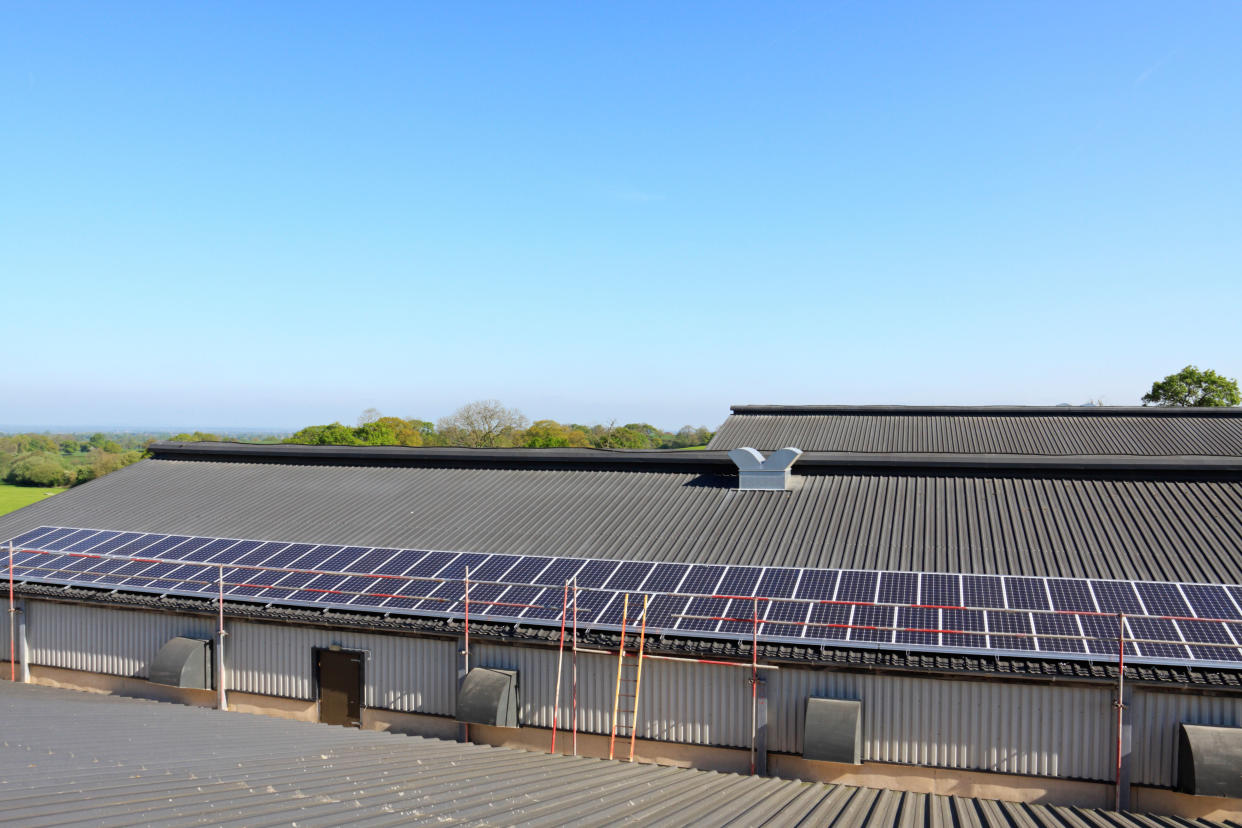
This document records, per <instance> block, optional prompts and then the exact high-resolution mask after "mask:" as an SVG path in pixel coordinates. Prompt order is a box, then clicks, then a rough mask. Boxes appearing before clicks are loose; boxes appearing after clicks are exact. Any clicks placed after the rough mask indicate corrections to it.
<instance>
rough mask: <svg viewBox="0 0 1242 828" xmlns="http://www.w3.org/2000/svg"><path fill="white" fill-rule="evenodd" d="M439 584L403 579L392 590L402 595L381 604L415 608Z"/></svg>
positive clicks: (399, 607)
mask: <svg viewBox="0 0 1242 828" xmlns="http://www.w3.org/2000/svg"><path fill="white" fill-rule="evenodd" d="M286 583H287V582H286ZM438 586H439V584H438V583H437V582H435V581H403V582H402V583H401V585H400V586H399V587H398V588H397V589H394V590H391V591H392V592H393V593H394V594H395V595H397V596H400V597H397V598H389V599H388V600H387V601H385V602H384V603H383V604H381V605H380V606H382V607H384V609H406V610H408V609H414V608H415V607H417V606H418V605H419V603H421V602H422V600H423V599H424V598H426V597H427V596H429V595H430V594H431V593H432V592H435V590H436V588H437V587H438Z"/></svg>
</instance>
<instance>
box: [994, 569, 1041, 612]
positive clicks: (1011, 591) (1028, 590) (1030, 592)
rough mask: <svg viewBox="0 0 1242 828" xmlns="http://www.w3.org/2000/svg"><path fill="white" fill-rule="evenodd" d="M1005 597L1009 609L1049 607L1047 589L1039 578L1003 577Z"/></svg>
mask: <svg viewBox="0 0 1242 828" xmlns="http://www.w3.org/2000/svg"><path fill="white" fill-rule="evenodd" d="M1004 581H1005V598H1006V600H1007V601H1008V603H1009V609H1033V610H1046V609H1050V606H1049V604H1048V589H1047V587H1045V586H1044V581H1043V580H1042V579H1040V578H1018V577H1010V578H1005V579H1004Z"/></svg>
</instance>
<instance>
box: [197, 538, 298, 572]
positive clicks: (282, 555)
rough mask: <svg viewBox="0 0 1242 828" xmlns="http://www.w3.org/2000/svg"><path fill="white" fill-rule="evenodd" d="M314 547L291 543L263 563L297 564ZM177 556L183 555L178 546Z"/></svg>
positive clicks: (268, 564) (278, 564) (272, 564)
mask: <svg viewBox="0 0 1242 828" xmlns="http://www.w3.org/2000/svg"><path fill="white" fill-rule="evenodd" d="M182 546H184V544H182ZM314 548H315V545H314V544H313V543H291V544H289V545H288V546H286V547H285V548H284V549H282V550H280V551H279V552H277V553H276V554H275V555H273V556H272V557H271V558H270V559H269V560H267V561H265V563H266V565H267V566H297V561H298V559H299V558H301V557H302V556H303V555H305V554H306V553H307V552H309V551H311V550H312V549H314ZM177 557H178V558H182V559H184V556H183V555H181V549H180V547H179V548H178V554H177ZM311 568H313V567H311Z"/></svg>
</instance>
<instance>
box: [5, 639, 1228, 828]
mask: <svg viewBox="0 0 1242 828" xmlns="http://www.w3.org/2000/svg"><path fill="white" fill-rule="evenodd" d="M30 673H31V676H30V678H31V682H32V683H34V684H43V685H47V686H49V687H63V688H67V689H72V690H82V691H85V692H90V693H109V694H112V695H119V696H130V697H134V698H144V699H157V700H160V701H167V702H175V703H178V704H188V705H195V706H198V707H215V704H216V694H215V692H214V691H211V690H189V689H182V688H177V687H165V686H164V685H159V684H152V683H151V682H149V681H147V680H145V679H140V678H126V677H123V676H107V675H102V674H99V673H87V672H82V671H78V670H64V669H61V668H58V667H38V666H33V667H31V670H30ZM0 679H2V680H8V663H7V662H0ZM229 708H230V710H232V711H234V712H239V713H257V714H262V715H266V716H274V717H277V718H282V719H295V720H297V721H305V722H314V721H317V720H318V718H319V714H318V705H317V704H316V703H315V702H314V701H307V700H304V699H287V698H281V697H277V696H259V695H252V694H250V693H241V692H236V691H230V692H229ZM362 727H363V729H366V730H384V731H390V732H393V733H405V734H409V735H416V736H428V737H432V738H438V739H456V738H457V728H458V723H457V721H456V720H454V719H449V718H446V717H444V716H429V715H423V714H417V713H401V712H397V711H393V710H381V709H373V708H365V709H363V711H362ZM470 741H472V742H475V743H478V744H486V745H496V746H498V747H510V748H518V749H521V750H529V751H536V752H540V753H546V752H548V751H549V750H550V749H551V741H552V732H551V731H550V730H545V729H542V728H534V727H522V728H502V727H488V726H486V725H470ZM608 744H609V738H608V737H607V736H601V735H598V734H588V733H579V734H578V754H579V755H581V756H593V757H599V758H607V757H608ZM556 748H557V751H556V752H557V753H566V754H567V753H570V752H571V751H572V748H573V734H572V733H570V732H568V731H558V732H557V735H556ZM614 756H615V757H616V758H618V759H625V758H627V757H628V756H629V740H628V739H623V738H620V737H619V738H618V739H617V742H616V745H615V754H614ZM634 759H635V761H636V762H641V763H646V764H656V765H666V766H671V767H683V768H691V767H692V768H701V769H705V770H716V771H722V772H726V773H743V774H745V773H749V772H750V752H749V751H746V750H739V749H736V748H719V747H705V746H702V745H683V744H677V743H673V742H656V741H650V740H646V739H639V740H637V741H636V742H635V746H634ZM768 770H769V774H770V775H772V776H778V777H782V778H786V779H797V780H802V781H807V782H830V783H835V784H840V785H855V786H859V787H867V788H887V789H891V790H901V791H912V792H916V793H933V794H941V795H944V796H960V797H973V798H979V799H999V800H1003V801H1007V802H1030V803H1039V804H1044V805H1076V806H1080V807H1084V808H1106V809H1107V808H1111V807H1112V803H1113V786H1112V785H1110V784H1105V783H1101V782H1081V781H1076V780H1066V779H1049V778H1045V777H1036V776H1017V775H1011V774H1000V773H987V772H983V771H964V770H952V769H947V768H927V767H919V766H915V765H896V764H886V763H881V762H863V763H862V764H861V765H853V764H838V763H835V762H819V761H814V760H808V759H803V758H802V757H800V756H789V755H784V754H776V753H770V754H768ZM1131 809H1132V810H1134V811H1139V812H1151V813H1157V814H1169V815H1174V816H1180V817H1184V818H1187V819H1208V820H1215V821H1226V820H1233V821H1242V800H1239V799H1227V798H1224V797H1208V796H1190V795H1189V794H1183V793H1178V792H1177V791H1171V790H1165V789H1163V788H1146V787H1142V786H1137V785H1136V786H1134V787H1133V788H1132V789H1131Z"/></svg>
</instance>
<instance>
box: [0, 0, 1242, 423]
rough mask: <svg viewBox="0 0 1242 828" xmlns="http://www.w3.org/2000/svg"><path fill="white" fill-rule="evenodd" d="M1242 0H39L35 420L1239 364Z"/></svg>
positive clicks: (644, 405) (16, 394)
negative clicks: (674, 0) (284, 0)
mask: <svg viewBox="0 0 1242 828" xmlns="http://www.w3.org/2000/svg"><path fill="white" fill-rule="evenodd" d="M1239 31H1242V5H1240V4H1237V3H1233V2H1218V3H1209V2H1187V3H1167V2H1161V3H1142V2H1125V3H1104V2H1101V3H1080V2H1066V3H1049V2H1038V3H1036V2H1032V3H994V2H986V3H978V4H972V3H955V4H946V3H923V2H909V3H899V2H892V3H880V2H867V3H863V2H837V3H830V2H823V3H797V4H784V3H762V4H760V3H755V4H741V3H707V4H688V3H682V4H669V3H664V2H653V3H625V4H611V5H606V4H598V3H592V4H582V3H575V4H564V5H559V4H550V3H509V4H500V3H496V4H477V5H475V4H469V3H439V4H430V3H428V4H415V3H393V4H390V5H387V4H381V3H363V4H346V3H297V4H293V3H290V4H280V3H235V4H228V3H212V4H189V3H180V4H176V3H151V4H146V5H142V4H113V3H98V2H89V3H81V4H75V3H55V4H48V3H33V2H32V3H25V2H18V3H9V4H7V5H6V6H5V7H4V9H3V11H0V100H3V101H4V106H3V108H2V109H0V158H3V161H2V162H0V163H2V164H3V170H4V174H3V189H2V190H0V192H2V193H3V196H2V197H0V278H3V282H4V285H3V291H2V293H0V296H2V297H3V306H4V319H5V332H6V334H7V336H6V337H5V341H6V342H7V344H8V356H7V358H6V359H4V360H3V362H2V367H0V392H2V396H3V402H0V406H2V408H0V422H3V423H24V424H31V423H42V424H46V425H48V426H57V425H67V424H98V425H130V426H141V425H148V426H156V425H167V426H170V427H187V428H189V427H220V426H269V427H275V428H281V427H289V428H293V427H298V426H301V425H305V424H308V423H316V422H326V421H330V420H335V419H341V420H344V421H347V422H348V421H352V420H353V419H354V418H355V417H356V416H357V414H358V412H359V411H361V410H362V409H363V408H366V407H368V406H374V407H377V408H379V409H380V410H381V411H383V412H384V413H388V414H397V415H401V416H419V417H423V418H427V419H434V418H435V417H438V416H441V415H443V414H446V413H448V412H449V411H451V410H452V409H453V408H454V407H456V406H457V405H458V404H460V403H463V402H466V401H468V400H472V399H479V398H489V397H495V398H499V399H501V400H503V401H505V402H506V403H508V404H509V405H513V406H517V407H519V408H521V409H522V410H523V411H524V412H525V413H526V414H528V415H530V416H532V417H550V418H554V419H558V420H562V421H579V422H583V421H585V422H595V421H601V420H602V421H607V420H611V419H613V418H616V419H617V420H618V421H619V422H627V421H632V420H640V419H641V420H646V421H650V422H653V423H655V424H657V425H661V426H664V427H668V428H676V427H678V426H680V425H683V424H685V423H693V424H699V423H704V424H707V425H709V426H714V425H716V424H718V423H719V422H720V421H721V420H722V419H723V418H724V417H725V415H726V414H727V413H728V412H727V407H728V405H729V404H730V403H768V402H789V403H860V404H862V403H928V404H985V403H1014V404H1023V403H1027V404H1053V403H1059V402H1073V403H1079V402H1083V401H1085V400H1087V399H1089V398H1101V397H1102V398H1103V399H1104V400H1105V402H1106V403H1109V404H1136V403H1137V402H1138V398H1139V397H1140V396H1141V394H1142V393H1143V392H1144V391H1145V390H1146V389H1147V387H1149V386H1150V384H1151V382H1152V380H1154V379H1156V378H1158V377H1161V376H1163V375H1165V374H1167V373H1171V372H1173V371H1176V370H1178V369H1179V368H1181V367H1182V366H1184V365H1186V364H1188V363H1196V364H1198V365H1200V366H1202V367H1213V368H1216V369H1217V370H1219V371H1221V372H1223V373H1225V374H1227V375H1229V376H1238V375H1240V374H1242V332H1240V331H1239V328H1238V324H1237V316H1238V310H1239V306H1240V305H1242V264H1240V263H1242V150H1240V148H1242V50H1240V49H1238V47H1237V43H1238V41H1237V35H1238V32H1239Z"/></svg>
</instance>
